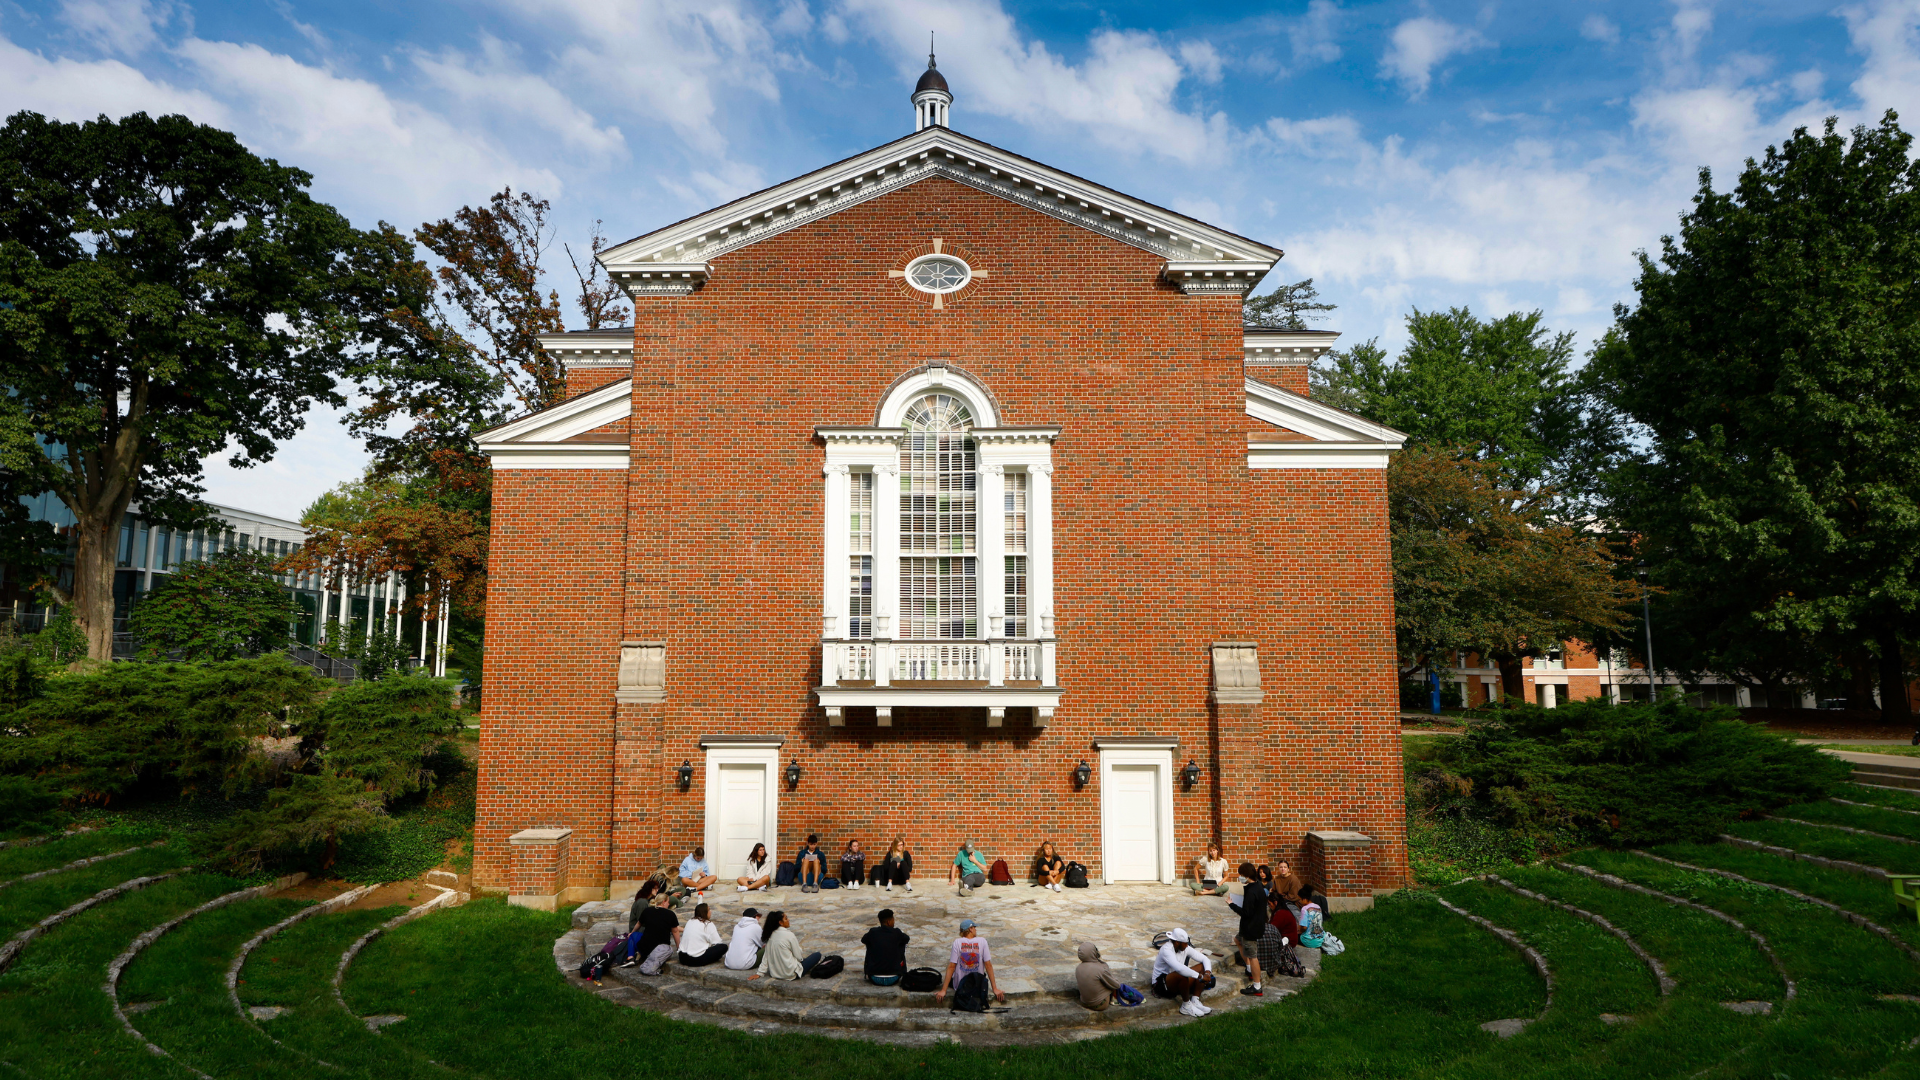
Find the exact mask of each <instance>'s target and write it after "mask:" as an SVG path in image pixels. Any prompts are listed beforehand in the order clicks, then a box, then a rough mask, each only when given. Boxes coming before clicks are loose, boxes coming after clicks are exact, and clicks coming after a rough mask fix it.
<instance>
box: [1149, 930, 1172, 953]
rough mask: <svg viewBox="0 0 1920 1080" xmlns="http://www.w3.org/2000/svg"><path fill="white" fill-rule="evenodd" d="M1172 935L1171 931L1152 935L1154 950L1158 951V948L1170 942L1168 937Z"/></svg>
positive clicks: (1170, 938) (1170, 939)
mask: <svg viewBox="0 0 1920 1080" xmlns="http://www.w3.org/2000/svg"><path fill="white" fill-rule="evenodd" d="M1172 933H1173V931H1171V930H1162V931H1160V932H1159V933H1157V934H1155V935H1153V947H1154V948H1155V949H1158V948H1159V947H1160V946H1162V945H1165V944H1166V943H1167V942H1169V941H1172V940H1173V938H1172V937H1171V936H1169V935H1171V934H1172Z"/></svg>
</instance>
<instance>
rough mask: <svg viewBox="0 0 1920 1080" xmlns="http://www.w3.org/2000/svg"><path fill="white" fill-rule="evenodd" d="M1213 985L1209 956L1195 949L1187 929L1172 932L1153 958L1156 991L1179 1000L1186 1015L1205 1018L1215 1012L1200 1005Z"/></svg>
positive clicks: (1177, 929)
mask: <svg viewBox="0 0 1920 1080" xmlns="http://www.w3.org/2000/svg"><path fill="white" fill-rule="evenodd" d="M1213 983H1214V979H1213V961H1211V960H1208V959H1207V954H1206V953H1203V952H1201V951H1200V950H1199V949H1196V948H1194V947H1193V943H1192V939H1190V938H1189V937H1187V932H1186V931H1185V930H1182V929H1180V928H1179V927H1175V928H1174V929H1173V930H1171V931H1170V932H1168V934H1167V942H1166V944H1164V945H1162V946H1160V951H1159V952H1158V953H1156V954H1155V955H1154V957H1153V992H1154V993H1155V994H1157V995H1159V996H1160V997H1163V998H1175V997H1177V998H1179V999H1180V1011H1181V1013H1183V1014H1184V1015H1187V1016H1205V1015H1207V1014H1208V1013H1210V1012H1212V1011H1213V1010H1212V1009H1209V1008H1207V1007H1206V1006H1205V1005H1203V1004H1201V1003H1200V995H1201V994H1202V993H1204V992H1205V991H1206V990H1207V988H1209V987H1211V986H1212V985H1213Z"/></svg>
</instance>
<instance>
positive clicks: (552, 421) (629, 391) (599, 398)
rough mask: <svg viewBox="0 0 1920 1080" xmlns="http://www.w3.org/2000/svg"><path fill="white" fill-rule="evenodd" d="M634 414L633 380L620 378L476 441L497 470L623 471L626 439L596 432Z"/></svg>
mask: <svg viewBox="0 0 1920 1080" xmlns="http://www.w3.org/2000/svg"><path fill="white" fill-rule="evenodd" d="M632 411H633V380H632V379H621V380H620V381H618V382H614V383H609V384H607V385H606V386H602V387H600V388H598V389H596V390H592V391H589V392H587V393H584V394H581V395H580V396H578V397H574V398H569V399H568V400H566V401H563V402H561V403H560V404H558V405H555V406H553V407H552V408H550V409H542V410H540V411H539V412H537V413H532V414H530V415H527V416H522V417H520V418H519V419H516V420H509V421H507V422H506V423H504V424H501V425H500V426H499V427H496V428H491V429H489V430H487V431H483V432H481V433H480V434H479V435H476V436H474V442H475V444H476V445H478V446H479V448H480V452H481V453H483V454H485V455H487V456H488V457H490V458H492V459H493V467H494V468H496V469H516V468H517V469H624V468H626V467H627V440H626V437H625V436H623V435H618V436H616V435H610V434H599V433H598V432H597V429H599V428H603V427H605V426H607V425H608V424H614V423H618V422H620V421H622V420H625V419H626V418H627V417H628V416H629V415H631V413H632Z"/></svg>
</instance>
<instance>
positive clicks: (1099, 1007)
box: [1073, 941, 1120, 1012]
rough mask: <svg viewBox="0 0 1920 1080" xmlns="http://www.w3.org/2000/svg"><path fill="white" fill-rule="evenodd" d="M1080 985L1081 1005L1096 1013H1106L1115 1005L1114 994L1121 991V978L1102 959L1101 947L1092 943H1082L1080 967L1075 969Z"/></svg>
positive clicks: (1075, 976)
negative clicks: (1109, 1007)
mask: <svg viewBox="0 0 1920 1080" xmlns="http://www.w3.org/2000/svg"><path fill="white" fill-rule="evenodd" d="M1073 978H1074V981H1075V982H1077V983H1079V984H1080V1004H1082V1005H1085V1006H1086V1007H1087V1008H1089V1009H1092V1010H1093V1011H1094V1012H1105V1011H1106V1009H1107V1006H1109V1005H1111V1004H1113V992H1114V991H1115V990H1118V989H1120V978H1119V976H1117V975H1115V974H1114V973H1113V969H1112V968H1110V967H1108V966H1107V964H1106V961H1104V960H1102V959H1100V946H1098V945H1095V944H1094V943H1093V942H1091V941H1083V942H1081V943H1080V966H1079V967H1077V968H1074V969H1073Z"/></svg>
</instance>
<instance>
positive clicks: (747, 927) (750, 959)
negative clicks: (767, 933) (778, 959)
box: [726, 908, 760, 971]
mask: <svg viewBox="0 0 1920 1080" xmlns="http://www.w3.org/2000/svg"><path fill="white" fill-rule="evenodd" d="M726 963H727V966H728V967H729V968H732V969H733V970H734V971H751V970H753V969H754V968H756V967H759V966H760V912H759V911H757V910H755V909H754V908H748V909H747V910H745V911H743V912H741V913H740V921H739V922H737V923H734V924H733V940H732V941H731V942H729V943H728V945H727V958H726Z"/></svg>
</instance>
